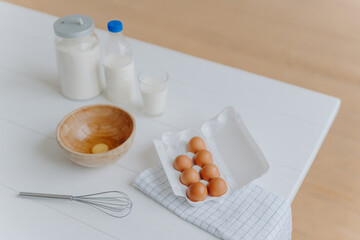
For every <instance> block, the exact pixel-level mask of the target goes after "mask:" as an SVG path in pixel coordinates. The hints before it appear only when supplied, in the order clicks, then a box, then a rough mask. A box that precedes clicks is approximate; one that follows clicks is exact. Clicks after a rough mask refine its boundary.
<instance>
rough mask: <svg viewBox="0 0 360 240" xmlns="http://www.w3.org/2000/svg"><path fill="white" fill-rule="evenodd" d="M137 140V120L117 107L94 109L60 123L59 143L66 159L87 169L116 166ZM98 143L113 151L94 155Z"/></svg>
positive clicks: (71, 116) (92, 106) (65, 118)
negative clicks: (94, 147)
mask: <svg viewBox="0 0 360 240" xmlns="http://www.w3.org/2000/svg"><path fill="white" fill-rule="evenodd" d="M134 138H135V119H134V117H133V116H131V115H130V114H129V113H127V112H126V111H124V110H122V109H121V108H118V107H116V106H113V105H104V104H99V105H90V106H85V107H82V108H79V109H76V110H75V111H73V112H71V113H69V114H68V115H67V116H65V117H64V119H63V120H61V122H60V123H59V126H58V127H57V131H56V139H57V141H58V143H59V145H60V147H61V148H62V149H63V150H64V151H65V153H66V155H67V156H68V157H69V158H70V159H71V160H72V161H74V162H75V163H77V164H80V165H82V166H86V167H102V166H105V165H108V164H110V163H113V162H115V161H116V160H118V159H119V158H120V157H122V156H123V155H125V153H126V152H127V151H128V150H129V149H130V147H131V145H132V143H133V142H134ZM98 143H105V144H107V145H108V146H109V151H107V152H103V153H96V154H92V153H91V149H92V147H93V146H94V145H96V144H98Z"/></svg>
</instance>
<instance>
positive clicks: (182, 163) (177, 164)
mask: <svg viewBox="0 0 360 240" xmlns="http://www.w3.org/2000/svg"><path fill="white" fill-rule="evenodd" d="M173 166H174V168H175V169H176V170H178V171H179V172H182V171H184V170H185V169H188V168H191V167H192V161H191V159H190V158H189V157H188V156H186V155H179V156H177V157H176V158H175V160H174V164H173Z"/></svg>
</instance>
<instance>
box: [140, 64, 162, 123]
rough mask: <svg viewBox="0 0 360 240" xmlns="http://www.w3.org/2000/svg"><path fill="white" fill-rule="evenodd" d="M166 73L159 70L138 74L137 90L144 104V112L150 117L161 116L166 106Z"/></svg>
mask: <svg viewBox="0 0 360 240" xmlns="http://www.w3.org/2000/svg"><path fill="white" fill-rule="evenodd" d="M168 79H169V75H168V74H167V72H165V71H163V70H160V69H151V70H145V71H142V72H140V73H139V75H138V80H139V88H140V92H141V96H142V99H143V103H144V112H145V113H147V114H149V115H151V116H158V115H161V114H162V113H163V112H164V110H165V106H166V97H167V92H168Z"/></svg>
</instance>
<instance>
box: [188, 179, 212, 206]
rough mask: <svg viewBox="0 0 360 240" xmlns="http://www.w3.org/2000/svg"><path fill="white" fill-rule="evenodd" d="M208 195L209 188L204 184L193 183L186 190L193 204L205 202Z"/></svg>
mask: <svg viewBox="0 0 360 240" xmlns="http://www.w3.org/2000/svg"><path fill="white" fill-rule="evenodd" d="M207 193H208V191H207V188H206V186H205V184H203V183H202V182H196V183H193V184H191V185H190V186H189V187H188V189H187V190H186V196H187V197H188V198H189V199H190V200H191V201H193V202H199V201H204V200H205V198H206V197H207Z"/></svg>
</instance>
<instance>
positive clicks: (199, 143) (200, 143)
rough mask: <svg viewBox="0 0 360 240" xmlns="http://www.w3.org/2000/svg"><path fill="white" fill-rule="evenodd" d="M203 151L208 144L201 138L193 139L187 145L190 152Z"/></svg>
mask: <svg viewBox="0 0 360 240" xmlns="http://www.w3.org/2000/svg"><path fill="white" fill-rule="evenodd" d="M203 149H206V144H205V142H204V140H203V139H202V138H201V137H193V138H192V139H190V141H189V143H188V145H187V150H188V152H192V153H197V152H198V151H200V150H203Z"/></svg>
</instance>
